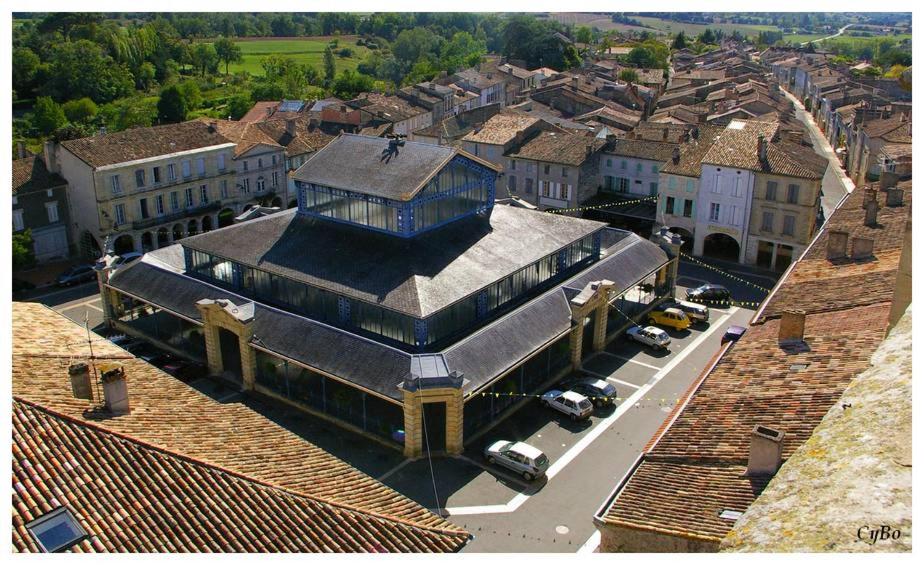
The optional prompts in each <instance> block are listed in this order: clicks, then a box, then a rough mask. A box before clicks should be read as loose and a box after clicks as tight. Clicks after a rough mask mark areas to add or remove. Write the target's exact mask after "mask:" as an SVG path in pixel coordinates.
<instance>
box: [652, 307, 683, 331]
mask: <svg viewBox="0 0 924 565" xmlns="http://www.w3.org/2000/svg"><path fill="white" fill-rule="evenodd" d="M648 323H649V324H652V325H654V324H658V325H659V326H667V327H669V328H674V329H675V330H685V329H687V328H689V327H690V324H691V323H692V322H690V318H687V315H686V314H684V313H683V310H678V309H677V308H667V309H665V310H652V311H651V312H650V313H649V314H648Z"/></svg>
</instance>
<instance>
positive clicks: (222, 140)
mask: <svg viewBox="0 0 924 565" xmlns="http://www.w3.org/2000/svg"><path fill="white" fill-rule="evenodd" d="M214 121H215V120H206V119H202V120H191V121H188V122H180V123H178V124H167V125H163V126H152V127H146V128H132V129H127V130H124V131H119V132H115V133H107V134H104V135H95V136H92V137H83V138H80V139H71V140H68V141H62V142H61V146H62V147H64V148H65V149H67V150H68V151H70V152H71V153H73V154H74V155H75V156H76V157H77V158H78V159H80V160H81V161H83V162H85V163H86V164H88V165H90V166H91V167H94V168H97V167H104V166H106V165H114V164H117V163H124V162H126V161H135V160H139V159H150V158H152V157H157V156H160V155H167V154H170V153H178V152H181V151H192V150H194V149H204V148H206V147H213V146H216V145H224V144H226V143H230V140H229V139H228V138H227V137H225V136H224V135H222V133H220V132H219V131H218V130H217V129H215V128H212V127H210V126H209V124H210V123H211V122H214ZM235 123H237V122H235Z"/></svg>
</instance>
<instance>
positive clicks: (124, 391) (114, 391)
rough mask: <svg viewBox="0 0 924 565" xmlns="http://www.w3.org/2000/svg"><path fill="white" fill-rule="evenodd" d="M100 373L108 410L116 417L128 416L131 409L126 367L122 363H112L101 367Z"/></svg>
mask: <svg viewBox="0 0 924 565" xmlns="http://www.w3.org/2000/svg"><path fill="white" fill-rule="evenodd" d="M100 373H101V374H100V380H101V381H103V398H104V400H105V402H106V409H107V410H109V411H110V412H111V413H113V414H115V415H121V414H128V413H129V412H130V411H131V408H130V407H129V405H128V381H127V380H126V379H125V367H123V366H122V364H121V363H111V364H107V365H104V366H102V367H100Z"/></svg>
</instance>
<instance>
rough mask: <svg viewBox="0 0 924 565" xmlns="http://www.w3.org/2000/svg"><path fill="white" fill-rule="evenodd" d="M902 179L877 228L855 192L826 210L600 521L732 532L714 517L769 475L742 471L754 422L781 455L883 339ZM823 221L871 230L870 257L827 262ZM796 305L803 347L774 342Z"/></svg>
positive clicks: (742, 503)
mask: <svg viewBox="0 0 924 565" xmlns="http://www.w3.org/2000/svg"><path fill="white" fill-rule="evenodd" d="M901 186H902V187H903V188H904V189H905V191H906V192H905V205H904V206H902V207H898V208H885V209H883V212H885V214H882V213H880V216H879V218H880V219H879V223H880V226H879V227H876V228H868V227H866V226H864V225H863V216H864V211H863V209H862V208H861V206H860V205H861V204H862V199H863V194H862V193H863V191H862V190H856V191H854V192H853V193H852V194H850V195H849V196H848V197H847V200H846V201H845V202H844V203H843V204H842V205H841V207H839V208H838V209H837V210H836V211H835V212H834V213H833V214H832V216H831V217H830V218H829V220H828V223H826V224H825V226H824V228H823V229H822V232H821V234H820V235H819V236H818V237H817V238H816V239H815V240H814V241H813V243H812V244H811V246H810V247H809V249H808V250H807V252H806V254H805V255H804V256H803V257H802V258H801V259H800V260H799V261H797V262H796V263H795V265H794V266H793V268H792V270H791V271H790V272H789V274H788V275H787V277H785V278H784V279H782V280H781V281H780V282H779V283H778V286H777V288H776V289H775V290H774V292H773V294H772V295H771V296H770V298H769V300H768V301H766V302H765V305H764V307H763V309H762V310H761V311H759V312H758V315H757V316H756V319H755V320H754V321H753V322H752V323H751V325H750V327H749V328H748V331H747V332H746V333H745V334H744V336H742V337H741V339H740V340H739V341H738V342H737V343H735V344H733V345H730V346H728V348H727V349H726V350H725V352H724V354H723V355H722V356H721V357H720V358H719V359H718V361H717V364H716V366H715V367H714V368H713V369H712V370H711V371H709V372H706V373H704V374H703V375H701V376H700V378H699V380H698V381H697V382H696V383H695V384H694V385H693V386H692V387H691V389H690V391H689V392H688V393H687V394H686V395H685V396H684V397H683V398H681V399H680V402H679V403H678V405H677V407H676V408H675V409H674V411H673V412H672V413H671V414H670V415H669V416H668V418H667V419H666V420H665V422H664V424H663V425H662V429H661V430H659V431H658V433H657V434H656V435H655V437H654V438H652V440H651V442H649V445H648V446H647V447H646V449H645V451H644V453H643V456H642V460H641V463H640V464H639V465H638V467H637V468H636V469H635V470H633V471H631V473H630V475H629V477H628V478H627V481H626V482H625V483H624V484H623V485H621V487H620V488H619V490H618V491H617V492H616V493H615V495H614V497H613V498H612V499H611V500H610V501H609V502H608V503H607V507H606V509H605V511H604V512H603V516H601V519H602V520H603V522H604V523H605V524H609V525H612V526H615V527H618V528H619V527H621V528H627V529H632V530H644V531H651V532H659V533H663V534H667V535H671V536H677V537H683V538H688V539H695V540H705V541H711V542H718V541H721V539H722V538H723V537H724V536H725V534H727V533H728V532H729V531H730V530H731V529H732V527H733V526H734V524H735V522H734V520H727V519H722V518H720V517H719V514H720V513H721V512H722V511H723V510H733V511H738V512H744V511H745V510H747V508H748V506H750V504H751V503H752V502H753V501H754V500H755V499H756V498H757V497H758V496H759V495H760V493H761V492H762V491H763V489H764V487H766V485H767V482H768V481H767V479H766V478H764V479H751V478H748V477H747V476H746V474H745V472H746V470H747V461H748V453H749V445H750V432H751V430H752V429H753V427H754V426H755V425H757V424H759V425H762V426H766V427H770V428H773V429H777V430H781V431H783V432H785V434H786V435H785V438H784V440H783V459H784V462H785V460H786V459H788V458H789V457H790V456H791V455H792V454H793V453H794V452H795V451H796V450H797V449H798V448H799V447H800V446H801V445H802V444H803V443H804V442H805V441H806V440H807V439H808V438H809V436H811V434H812V432H813V430H814V429H815V427H816V426H817V425H818V424H819V422H821V419H822V418H823V417H824V415H825V414H826V413H827V411H828V410H829V409H830V408H831V406H832V405H833V404H834V403H835V402H837V400H838V399H839V398H840V396H841V394H842V393H843V391H844V389H845V388H846V387H847V385H848V384H849V383H850V382H851V380H852V379H853V378H854V377H855V376H857V375H858V374H860V373H861V372H862V371H864V370H865V369H866V368H867V367H868V366H869V363H870V358H871V356H872V354H873V352H874V351H875V350H876V348H877V347H878V345H879V343H880V342H881V341H882V339H883V338H884V337H885V332H886V329H887V327H888V322H889V312H890V308H891V302H892V299H893V293H894V290H895V276H896V272H897V270H898V258H897V256H898V255H899V254H900V253H901V247H902V245H903V241H904V235H905V229H906V227H909V226H908V223H909V222H910V221H911V218H910V192H911V190H910V189H911V183H910V182H908V183H903V184H902V185H901ZM887 210H888V211H887ZM831 230H845V231H847V232H848V233H849V234H850V236H851V237H858V236H859V237H868V236H870V235H873V234H875V238H876V242H877V243H876V247H875V248H874V257H875V258H874V259H872V260H866V261H855V260H851V259H844V260H836V261H830V260H828V259H827V258H826V248H827V238H828V234H829V232H830V231H831ZM884 276H887V277H889V278H890V280H887V281H885V282H883V281H882V280H881V279H882V277H884ZM793 308H799V309H804V310H806V312H807V316H806V322H805V333H804V336H805V337H804V342H805V345H806V346H804V347H794V346H790V345H786V344H782V345H781V344H780V343H779V341H778V336H779V324H780V318H779V315H780V313H781V312H782V310H784V309H793Z"/></svg>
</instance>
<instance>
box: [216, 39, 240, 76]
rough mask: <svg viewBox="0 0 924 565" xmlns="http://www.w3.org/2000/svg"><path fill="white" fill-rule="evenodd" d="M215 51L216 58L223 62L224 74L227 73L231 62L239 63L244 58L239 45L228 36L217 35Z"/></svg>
mask: <svg viewBox="0 0 924 565" xmlns="http://www.w3.org/2000/svg"><path fill="white" fill-rule="evenodd" d="M215 53H216V54H217V55H218V59H219V60H220V61H223V62H224V64H225V74H228V69H229V68H230V66H231V63H239V62H241V61H243V60H244V56H243V55H242V54H241V48H240V46H238V44H237V43H235V42H234V41H233V40H232V39H231V38H228V37H219V38H218V40H217V41H215Z"/></svg>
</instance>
